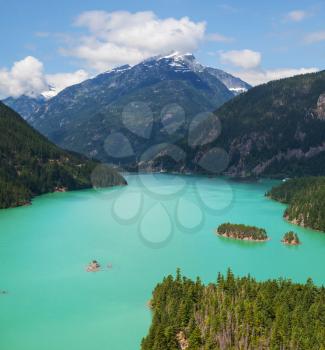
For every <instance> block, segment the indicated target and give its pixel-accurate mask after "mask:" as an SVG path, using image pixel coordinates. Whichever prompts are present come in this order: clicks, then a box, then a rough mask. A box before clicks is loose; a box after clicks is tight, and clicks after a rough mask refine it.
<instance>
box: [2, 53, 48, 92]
mask: <svg viewBox="0 0 325 350" xmlns="http://www.w3.org/2000/svg"><path fill="white" fill-rule="evenodd" d="M46 88H47V84H46V80H45V77H44V72H43V63H42V62H40V61H39V60H38V59H37V58H35V57H33V56H27V57H25V58H24V59H22V60H21V61H17V62H15V63H14V64H13V66H12V68H11V69H6V68H2V69H0V96H13V97H18V96H20V95H23V94H25V95H28V96H35V95H38V94H39V92H40V91H43V90H44V89H46Z"/></svg>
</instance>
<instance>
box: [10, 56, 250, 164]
mask: <svg viewBox="0 0 325 350" xmlns="http://www.w3.org/2000/svg"><path fill="white" fill-rule="evenodd" d="M249 88H250V86H249V85H248V84H246V83H245V82H243V81H242V80H240V79H238V78H235V77H233V76H232V75H230V74H228V73H226V72H223V71H221V70H218V69H214V68H209V67H205V66H203V65H201V64H200V63H198V62H197V60H196V59H195V58H194V56H193V55H191V54H185V55H182V54H178V53H173V54H171V55H167V56H157V57H153V58H150V59H147V60H145V61H143V62H141V63H139V64H137V65H135V66H133V67H130V66H128V65H126V66H122V67H119V68H116V69H113V70H111V71H108V72H105V73H103V74H100V75H98V76H97V77H95V78H93V79H89V80H87V81H84V82H83V83H81V84H77V85H73V86H71V87H68V88H66V89H65V90H63V91H62V92H60V93H59V94H58V95H57V96H55V97H53V98H51V99H49V100H48V101H45V102H44V103H43V102H42V103H41V104H39V105H37V108H34V109H33V110H32V108H31V109H30V110H29V109H27V108H25V107H24V110H22V108H21V105H22V103H20V101H19V100H20V99H17V100H16V104H15V103H14V101H12V100H10V101H9V103H8V100H7V101H4V102H5V103H8V104H10V105H11V107H13V108H14V109H16V110H19V111H20V112H21V113H22V114H23V115H24V117H25V118H26V119H27V120H28V121H29V122H30V123H31V124H32V125H33V126H34V127H35V128H36V129H38V130H39V131H40V132H42V133H43V134H45V135H46V136H47V137H49V138H50V139H51V140H52V141H54V142H55V143H57V144H59V145H60V146H62V147H64V148H67V149H71V150H74V151H78V152H81V153H83V154H85V155H88V156H92V157H97V158H98V159H101V160H104V161H106V160H110V161H111V160H112V157H111V155H112V154H110V153H111V152H107V148H106V149H105V140H106V139H107V137H108V136H109V135H110V134H112V133H117V132H119V133H122V134H123V135H124V136H126V137H127V138H128V139H129V140H130V142H131V143H132V146H133V149H134V152H135V153H134V157H133V160H134V159H137V157H139V155H141V154H142V152H143V151H145V150H146V149H148V147H150V146H151V145H152V144H155V143H159V142H174V141H175V140H177V139H178V138H179V136H180V134H182V129H181V128H180V130H178V131H177V132H173V133H172V135H171V133H169V132H168V130H167V132H166V128H164V125H163V123H164V121H162V119H164V117H166V118H167V119H168V121H167V122H168V123H169V124H173V123H174V122H175V123H176V124H177V119H179V118H185V123H184V125H183V128H187V127H188V123H189V122H190V121H191V120H192V118H193V117H194V116H195V115H197V114H198V113H201V112H206V111H214V110H215V109H216V108H217V107H219V106H221V105H222V104H223V103H225V102H226V101H228V100H230V99H231V98H233V97H234V96H235V95H237V94H238V92H240V91H246V90H247V89H249ZM23 105H24V106H25V104H23ZM162 115H163V116H164V117H162ZM123 116H124V117H125V116H126V119H127V121H126V120H125V118H124V117H123ZM123 118H124V119H123ZM151 118H152V119H153V125H152V129H151V128H150V130H152V133H151V134H150V135H147V134H146V135H142V134H141V133H142V131H143V130H146V131H145V132H146V133H147V132H148V130H149V128H148V121H149V119H151ZM166 118H165V121H166V120H167V119H166ZM167 129H168V128H167ZM108 153H109V154H108ZM124 153H125V152H124ZM120 155H121V154H120ZM124 155H130V152H126V153H125V154H124ZM117 158H118V159H117V160H116V162H122V163H123V159H121V158H123V157H120V156H119V157H117ZM124 158H125V157H124ZM131 158H132V157H131ZM113 160H114V159H113ZM130 161H131V162H132V159H131V160H130V159H129V158H128V157H126V158H125V162H130Z"/></svg>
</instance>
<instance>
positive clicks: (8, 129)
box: [0, 102, 125, 208]
mask: <svg viewBox="0 0 325 350" xmlns="http://www.w3.org/2000/svg"><path fill="white" fill-rule="evenodd" d="M0 133H1V138H0V208H8V207H14V206H18V205H23V204H26V203H28V202H29V201H30V199H31V198H32V197H33V196H35V195H39V194H42V193H46V192H52V191H55V190H74V189H81V188H88V187H91V186H92V183H91V174H92V173H93V171H94V169H95V168H96V166H97V165H98V163H96V162H93V161H90V160H88V159H87V158H85V157H83V156H79V155H77V154H74V153H71V152H67V151H64V150H61V149H60V148H58V147H57V146H55V145H54V144H52V143H51V142H49V141H48V140H47V139H46V138H45V137H43V136H42V135H40V134H39V133H38V132H37V131H35V130H34V129H32V128H31V127H30V126H29V125H28V124H27V123H26V122H25V121H24V120H23V119H22V118H21V117H20V116H19V115H18V114H17V113H15V112H14V111H13V110H11V109H10V108H9V107H7V106H5V105H4V104H2V103H1V102H0ZM107 171H108V172H110V175H111V177H110V181H108V182H106V185H120V184H125V180H124V179H123V177H122V176H120V175H119V174H118V173H116V171H115V170H113V169H109V170H107Z"/></svg>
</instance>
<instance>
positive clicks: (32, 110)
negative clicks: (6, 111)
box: [2, 95, 46, 122]
mask: <svg viewBox="0 0 325 350" xmlns="http://www.w3.org/2000/svg"><path fill="white" fill-rule="evenodd" d="M45 101H46V99H45V98H44V97H43V96H42V95H39V96H38V97H29V96H26V95H22V96H20V97H17V98H14V97H8V98H6V99H4V100H3V101H2V102H3V103H4V104H5V105H7V106H8V107H10V108H12V109H14V110H15V111H16V112H17V113H18V114H20V115H21V116H22V117H23V118H24V119H25V120H27V121H28V122H31V118H32V116H33V114H36V113H37V112H38V111H39V110H40V108H41V106H43V105H44V104H45Z"/></svg>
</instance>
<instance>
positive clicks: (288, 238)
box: [282, 231, 300, 244]
mask: <svg viewBox="0 0 325 350" xmlns="http://www.w3.org/2000/svg"><path fill="white" fill-rule="evenodd" d="M282 242H284V243H287V244H300V240H299V237H298V235H297V234H296V233H294V232H293V231H289V232H287V233H285V234H284V236H283V239H282Z"/></svg>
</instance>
